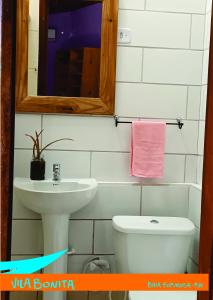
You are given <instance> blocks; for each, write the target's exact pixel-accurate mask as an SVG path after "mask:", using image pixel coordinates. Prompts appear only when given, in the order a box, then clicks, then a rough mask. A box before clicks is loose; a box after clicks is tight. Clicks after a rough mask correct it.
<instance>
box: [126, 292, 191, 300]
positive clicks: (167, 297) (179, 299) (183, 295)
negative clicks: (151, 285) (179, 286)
mask: <svg viewBox="0 0 213 300" xmlns="http://www.w3.org/2000/svg"><path fill="white" fill-rule="evenodd" d="M129 300H197V292H167V291H166V292H159V291H156V292H129Z"/></svg>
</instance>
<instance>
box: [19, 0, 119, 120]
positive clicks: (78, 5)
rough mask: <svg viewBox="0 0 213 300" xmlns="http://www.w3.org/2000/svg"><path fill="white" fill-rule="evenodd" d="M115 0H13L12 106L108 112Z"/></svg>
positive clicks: (111, 105) (112, 90)
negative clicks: (14, 21)
mask: <svg viewBox="0 0 213 300" xmlns="http://www.w3.org/2000/svg"><path fill="white" fill-rule="evenodd" d="M112 2H113V3H112ZM116 2H117V1H110V0H80V1H79V0H78V1H77V0H60V1H58V0H42V1H41V0H20V1H18V9H17V12H18V13H17V53H16V54H17V55H16V57H17V64H16V76H17V81H16V110H17V112H43V113H64V112H65V113H76V114H101V115H103V114H107V115H112V114H113V113H114V100H115V71H116V44H117V41H116V38H117V14H118V7H117V3H116ZM108 53H110V55H108Z"/></svg>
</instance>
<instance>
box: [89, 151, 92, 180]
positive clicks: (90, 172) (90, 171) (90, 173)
mask: <svg viewBox="0 0 213 300" xmlns="http://www.w3.org/2000/svg"><path fill="white" fill-rule="evenodd" d="M89 175H90V178H91V177H92V151H90V170H89Z"/></svg>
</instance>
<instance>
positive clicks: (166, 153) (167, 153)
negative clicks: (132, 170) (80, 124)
mask: <svg viewBox="0 0 213 300" xmlns="http://www.w3.org/2000/svg"><path fill="white" fill-rule="evenodd" d="M182 121H183V119H182ZM15 150H19V151H20V150H25V151H26V150H28V151H30V149H23V148H16V149H15ZM48 151H55V152H72V150H62V149H55V150H48ZM77 152H81V151H77ZM84 152H90V151H84ZM91 152H92V153H115V154H116V153H118V154H119V153H120V154H130V152H128V151H116V150H115V151H106V150H94V151H91ZM165 155H167V156H168V155H179V156H182V155H198V154H197V153H178V152H165ZM200 156H202V155H200ZM130 182H132V181H130Z"/></svg>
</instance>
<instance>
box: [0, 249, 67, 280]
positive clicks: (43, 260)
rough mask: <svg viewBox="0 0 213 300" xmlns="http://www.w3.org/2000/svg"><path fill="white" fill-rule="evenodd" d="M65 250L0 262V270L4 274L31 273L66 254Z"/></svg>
mask: <svg viewBox="0 0 213 300" xmlns="http://www.w3.org/2000/svg"><path fill="white" fill-rule="evenodd" d="M67 251H68V250H67V249H66V250H63V251H59V252H56V253H53V254H50V255H47V256H43V257H39V258H33V259H27V260H18V261H11V262H0V271H4V274H32V273H35V272H37V271H39V270H41V269H43V268H45V267H47V266H48V265H50V264H52V263H53V262H54V261H56V260H58V259H59V258H60V257H61V256H63V255H65V254H67Z"/></svg>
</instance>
